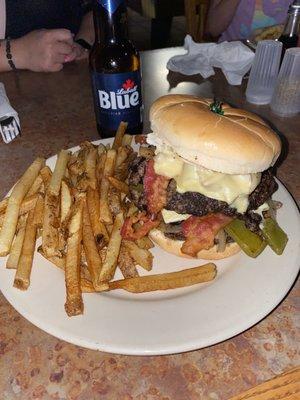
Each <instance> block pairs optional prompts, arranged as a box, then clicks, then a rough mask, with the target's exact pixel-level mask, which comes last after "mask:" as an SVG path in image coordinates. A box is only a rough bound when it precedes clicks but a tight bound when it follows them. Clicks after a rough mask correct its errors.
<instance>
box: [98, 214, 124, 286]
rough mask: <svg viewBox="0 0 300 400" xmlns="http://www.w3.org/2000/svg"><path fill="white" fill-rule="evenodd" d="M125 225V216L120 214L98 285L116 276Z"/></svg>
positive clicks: (115, 222) (114, 227)
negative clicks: (122, 231) (123, 226)
mask: <svg viewBox="0 0 300 400" xmlns="http://www.w3.org/2000/svg"><path fill="white" fill-rule="evenodd" d="M123 223H124V217H123V214H122V213H120V214H118V215H117V216H116V218H115V221H114V224H113V229H112V232H111V236H110V239H109V242H108V245H107V251H106V257H105V260H104V263H103V266H102V269H101V272H100V275H99V277H98V284H99V285H101V284H102V282H107V281H110V280H111V279H112V278H113V277H114V274H115V271H116V267H117V262H118V257H119V252H120V246H121V241H122V238H121V234H120V231H121V227H122V225H123Z"/></svg>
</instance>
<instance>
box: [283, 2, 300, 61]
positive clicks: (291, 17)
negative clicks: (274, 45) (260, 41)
mask: <svg viewBox="0 0 300 400" xmlns="http://www.w3.org/2000/svg"><path fill="white" fill-rule="evenodd" d="M299 24H300V1H299V0H295V1H294V2H293V4H291V5H290V7H289V11H288V17H287V20H286V23H285V26H284V29H283V32H282V34H281V36H280V38H279V39H278V40H279V41H280V42H281V43H282V48H283V52H282V57H283V56H284V52H285V50H287V49H289V48H291V47H297V44H298V38H299V30H300V26H299Z"/></svg>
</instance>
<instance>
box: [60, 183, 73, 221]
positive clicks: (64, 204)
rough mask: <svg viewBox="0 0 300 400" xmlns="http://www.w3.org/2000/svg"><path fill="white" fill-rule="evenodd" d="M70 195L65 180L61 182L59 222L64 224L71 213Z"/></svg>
mask: <svg viewBox="0 0 300 400" xmlns="http://www.w3.org/2000/svg"><path fill="white" fill-rule="evenodd" d="M72 202H73V199H72V195H71V190H70V187H69V185H68V184H67V182H66V181H65V180H62V182H61V196H60V223H61V225H64V224H65V223H66V222H67V221H68V219H69V217H70V215H71V207H72Z"/></svg>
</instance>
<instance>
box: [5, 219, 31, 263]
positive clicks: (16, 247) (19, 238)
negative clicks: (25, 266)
mask: <svg viewBox="0 0 300 400" xmlns="http://www.w3.org/2000/svg"><path fill="white" fill-rule="evenodd" d="M26 220H27V215H22V216H21V217H20V218H19V223H18V230H17V234H16V237H15V240H14V241H13V244H12V246H11V251H10V253H9V256H8V259H7V261H6V268H8V269H17V266H18V261H19V258H20V255H21V250H22V245H23V241H24V236H25V228H26Z"/></svg>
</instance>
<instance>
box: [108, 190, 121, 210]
mask: <svg viewBox="0 0 300 400" xmlns="http://www.w3.org/2000/svg"><path fill="white" fill-rule="evenodd" d="M108 205H109V209H110V212H111V213H112V215H113V216H115V215H117V214H119V213H120V212H122V211H123V209H122V206H121V193H120V192H119V191H118V190H117V189H116V188H114V187H110V188H109V192H108Z"/></svg>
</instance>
